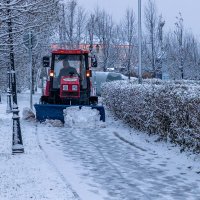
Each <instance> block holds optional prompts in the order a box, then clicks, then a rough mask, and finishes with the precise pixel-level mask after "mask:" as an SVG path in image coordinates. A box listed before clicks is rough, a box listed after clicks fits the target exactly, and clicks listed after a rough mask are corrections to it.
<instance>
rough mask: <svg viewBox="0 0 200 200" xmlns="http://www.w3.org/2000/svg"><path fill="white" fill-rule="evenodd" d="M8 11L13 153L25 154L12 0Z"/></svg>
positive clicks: (8, 2)
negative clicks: (13, 33) (20, 114)
mask: <svg viewBox="0 0 200 200" xmlns="http://www.w3.org/2000/svg"><path fill="white" fill-rule="evenodd" d="M7 5H8V9H7V14H8V17H9V20H8V37H9V45H10V66H11V74H10V75H11V76H10V80H11V89H12V99H13V107H12V108H13V110H12V112H13V117H12V119H13V137H12V153H13V154H15V153H23V152H24V147H23V142H22V135H21V128H20V117H19V110H18V106H17V88H16V74H15V63H14V47H13V35H12V18H11V10H10V8H9V6H10V0H8V1H7Z"/></svg>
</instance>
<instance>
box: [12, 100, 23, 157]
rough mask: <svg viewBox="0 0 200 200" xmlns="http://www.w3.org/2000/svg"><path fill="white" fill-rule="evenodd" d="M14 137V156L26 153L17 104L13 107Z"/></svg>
mask: <svg viewBox="0 0 200 200" xmlns="http://www.w3.org/2000/svg"><path fill="white" fill-rule="evenodd" d="M12 112H13V117H12V119H13V137H12V154H17V153H24V147H23V142H22V135H21V128H20V120H19V118H20V117H19V110H18V106H17V105H16V104H14V105H13V110H12Z"/></svg>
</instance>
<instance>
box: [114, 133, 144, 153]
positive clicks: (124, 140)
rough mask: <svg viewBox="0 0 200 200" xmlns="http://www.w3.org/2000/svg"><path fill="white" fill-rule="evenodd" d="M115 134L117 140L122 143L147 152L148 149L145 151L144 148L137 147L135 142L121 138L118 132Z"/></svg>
mask: <svg viewBox="0 0 200 200" xmlns="http://www.w3.org/2000/svg"><path fill="white" fill-rule="evenodd" d="M113 134H114V135H115V136H116V137H117V138H119V139H120V140H121V141H123V142H125V143H127V144H129V145H131V146H133V147H135V148H137V149H139V150H141V151H147V150H146V149H143V148H141V147H139V146H137V145H136V144H134V143H133V142H130V141H128V140H126V139H125V138H123V137H122V136H120V135H119V134H118V133H117V132H113Z"/></svg>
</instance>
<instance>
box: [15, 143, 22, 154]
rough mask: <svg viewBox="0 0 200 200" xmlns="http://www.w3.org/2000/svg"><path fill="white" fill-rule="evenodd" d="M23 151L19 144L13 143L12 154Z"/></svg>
mask: <svg viewBox="0 0 200 200" xmlns="http://www.w3.org/2000/svg"><path fill="white" fill-rule="evenodd" d="M18 153H24V147H23V145H21V144H17V145H13V147H12V154H18Z"/></svg>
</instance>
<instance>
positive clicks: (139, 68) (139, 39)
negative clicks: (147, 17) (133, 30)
mask: <svg viewBox="0 0 200 200" xmlns="http://www.w3.org/2000/svg"><path fill="white" fill-rule="evenodd" d="M138 43H139V55H138V56H139V58H138V59H139V66H138V83H139V84H141V83H142V27H141V0H138Z"/></svg>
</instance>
